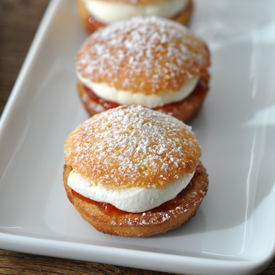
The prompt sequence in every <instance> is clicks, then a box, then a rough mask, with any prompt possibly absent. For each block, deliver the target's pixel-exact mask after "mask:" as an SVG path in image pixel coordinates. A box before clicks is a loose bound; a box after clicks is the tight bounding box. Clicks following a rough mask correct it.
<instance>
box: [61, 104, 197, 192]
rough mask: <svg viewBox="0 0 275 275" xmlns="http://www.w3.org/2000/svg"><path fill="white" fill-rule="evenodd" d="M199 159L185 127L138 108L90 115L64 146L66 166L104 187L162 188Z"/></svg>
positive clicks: (191, 170) (191, 137) (193, 140)
mask: <svg viewBox="0 0 275 275" xmlns="http://www.w3.org/2000/svg"><path fill="white" fill-rule="evenodd" d="M200 155H201V151H200V146H199V143H198V141H197V140H196V138H195V136H194V135H193V133H192V132H191V128H190V127H189V126H187V125H185V124H184V123H182V122H180V121H179V120H177V119H175V118H173V117H171V116H168V115H165V114H162V113H160V112H157V111H152V110H150V109H146V108H143V107H141V106H129V107H126V106H122V107H118V108H116V109H111V110H109V111H107V112H104V113H101V114H98V115H95V116H93V117H92V118H90V119H89V120H87V121H86V122H84V123H83V124H82V125H80V126H79V127H78V128H77V129H76V130H75V131H74V132H73V133H71V134H70V135H69V137H68V138H67V140H66V142H65V161H66V163H67V164H68V165H71V166H72V167H73V168H74V169H76V170H77V171H79V172H80V173H82V174H84V175H86V176H88V177H90V178H91V179H93V180H94V181H97V182H99V183H101V184H102V185H106V186H112V185H114V186H143V187H150V188H155V187H163V186H165V182H167V181H170V180H175V179H177V178H178V177H179V176H180V175H182V174H183V173H185V172H186V173H190V172H193V171H194V170H195V167H196V165H197V160H198V158H199V157H200Z"/></svg>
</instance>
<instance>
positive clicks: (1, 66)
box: [0, 0, 275, 275]
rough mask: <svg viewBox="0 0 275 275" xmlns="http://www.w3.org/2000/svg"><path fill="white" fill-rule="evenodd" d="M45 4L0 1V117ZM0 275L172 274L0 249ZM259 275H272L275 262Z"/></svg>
mask: <svg viewBox="0 0 275 275" xmlns="http://www.w3.org/2000/svg"><path fill="white" fill-rule="evenodd" d="M68 1H73V0H68ZM48 2H49V0H0V115H1V113H2V111H3V108H4V106H5V104H6V102H7V99H8V97H9V94H10V92H11V90H12V87H13V85H14V82H15V80H16V78H17V75H18V73H19V70H20V68H21V66H22V64H23V61H24V58H25V56H26V53H27V51H28V49H29V47H30V44H31V42H32V39H33V37H34V34H35V32H36V30H37V27H38V24H39V22H40V20H41V17H42V15H43V13H44V11H45V8H46V6H47V4H48ZM0 247H1V243H0ZM167 264H169V263H167ZM0 274H10V275H11V274H30V275H32V274H41V275H44V274H45V275H48V274H59V275H60V274H66V275H71V274H79V275H82V274H83V275H88V274H90V275H104V274H114V275H117V274H120V275H121V274H128V275H138V274H141V275H142V274H143V275H156V274H159V275H161V274H162V275H165V274H166V275H167V274H171V273H162V272H154V271H148V270H140V269H134V268H127V267H119V266H114V265H107V264H98V263H92V262H84V261H74V260H66V259H59V258H52V257H44V256H38V255H31V254H26V253H18V252H13V251H7V250H3V249H0ZM260 274H275V260H274V261H273V262H272V263H271V265H270V266H269V267H268V268H267V269H266V270H265V271H263V272H262V273H260Z"/></svg>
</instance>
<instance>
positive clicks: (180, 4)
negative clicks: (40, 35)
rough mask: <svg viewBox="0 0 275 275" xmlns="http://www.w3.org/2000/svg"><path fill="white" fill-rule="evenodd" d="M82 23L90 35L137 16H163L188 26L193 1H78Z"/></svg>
mask: <svg viewBox="0 0 275 275" xmlns="http://www.w3.org/2000/svg"><path fill="white" fill-rule="evenodd" d="M77 8H78V11H79V15H80V19H81V22H82V24H83V26H84V28H85V29H86V31H87V32H88V33H93V32H94V31H96V30H97V29H99V28H101V27H105V26H106V25H108V24H110V23H113V22H116V21H121V20H126V19H130V18H131V17H136V16H152V15H155V16H161V17H165V18H170V19H173V20H175V21H177V22H179V23H181V24H184V25H187V24H188V22H189V20H190V18H191V15H192V12H193V1H192V0H77Z"/></svg>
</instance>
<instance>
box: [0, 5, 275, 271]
mask: <svg viewBox="0 0 275 275" xmlns="http://www.w3.org/2000/svg"><path fill="white" fill-rule="evenodd" d="M195 4H196V9H195V13H194V17H193V19H192V22H191V25H190V26H191V29H192V31H193V32H194V33H195V34H196V35H197V36H200V37H202V38H203V39H204V40H205V41H206V42H207V44H208V45H209V48H210V51H211V55H212V58H211V59H212V66H211V83H210V84H211V88H210V92H209V95H208V97H207V100H206V102H205V105H204V108H203V109H202V111H201V113H200V114H199V116H198V117H197V118H196V119H195V120H193V121H192V122H191V125H192V127H193V130H194V132H195V134H196V136H197V138H198V139H199V141H200V143H201V146H202V152H203V158H202V161H203V163H204V165H205V166H206V168H207V170H208V173H209V179H210V186H209V192H208V195H207V196H206V198H205V200H204V201H203V203H202V205H201V207H200V208H199V210H198V212H197V215H196V217H194V218H193V219H192V220H191V221H190V222H189V223H188V224H186V225H185V226H183V227H181V228H178V229H176V230H172V231H170V232H168V233H166V234H163V235H159V236H155V237H150V238H144V239H142V238H141V239H140V238H139V239H135V238H133V239H131V238H130V239H129V238H122V237H112V236H108V235H104V234H102V233H99V232H97V231H96V230H94V228H93V227H91V226H90V225H89V224H88V223H86V222H85V221H84V220H82V218H81V217H80V215H79V214H78V213H77V212H76V211H75V209H74V208H73V206H72V205H71V204H70V203H69V201H68V199H67V197H66V194H65V191H64V189H63V184H62V171H63V164H64V161H63V144H64V140H65V139H66V137H67V135H68V134H69V133H70V132H71V131H72V130H73V129H74V128H75V127H76V126H77V125H79V124H80V123H81V122H83V121H84V120H85V119H86V118H88V116H87V114H86V113H85V111H84V108H83V107H82V105H81V103H80V100H79V98H78V95H77V92H76V77H75V66H74V58H75V55H76V52H77V50H78V49H79V47H80V45H81V44H82V43H83V41H84V39H85V38H86V37H87V35H86V34H85V32H84V31H83V30H82V27H81V25H80V23H79V19H78V15H77V12H76V8H75V3H74V1H68V0H55V1H52V2H51V3H50V5H49V7H48V9H47V11H46V13H45V16H44V18H43V20H42V23H41V25H40V27H39V29H38V32H37V35H36V37H35V39H34V42H33V44H32V46H31V49H30V51H29V53H28V56H27V58H26V61H25V63H24V66H23V68H22V70H21V72H20V75H19V77H18V80H17V82H16V85H15V87H14V89H13V91H12V94H11V96H10V98H9V101H8V103H7V105H6V108H5V111H4V113H3V116H2V118H1V124H0V150H1V153H0V247H1V248H4V249H10V250H16V251H22V252H29V253H37V254H42V255H49V256H56V257H64V258H71V259H79V260H85V261H95V262H102V263H109V264H116V265H125V266H130V267H137V268H143V269H152V270H159V271H166V272H175V273H187V274H206V273H208V274H222V273H227V274H257V273H258V272H259V271H261V270H262V269H264V268H265V267H266V266H267V265H268V264H269V263H270V261H271V260H272V258H273V257H274V251H275V234H274V232H275V215H274V208H275V188H274V182H275V169H274V162H275V142H274V137H275V93H274V87H275V77H274V75H275V36H274V33H275V17H274V10H275V1H272V0H270V1H265V0H263V1H250V0H246V1H232V0H220V1H216V0H200V1H196V2H195Z"/></svg>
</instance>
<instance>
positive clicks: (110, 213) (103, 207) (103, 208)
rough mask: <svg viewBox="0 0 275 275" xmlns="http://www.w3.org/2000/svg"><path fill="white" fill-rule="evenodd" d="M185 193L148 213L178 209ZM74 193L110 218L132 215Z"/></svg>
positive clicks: (182, 192) (74, 192)
mask: <svg viewBox="0 0 275 275" xmlns="http://www.w3.org/2000/svg"><path fill="white" fill-rule="evenodd" d="M184 191H185V189H183V190H182V191H181V192H180V193H179V194H178V196H177V197H176V198H175V199H172V200H170V201H167V202H165V203H163V204H161V205H160V206H158V207H155V208H153V209H151V210H148V211H151V212H165V211H167V210H170V209H174V208H175V207H177V204H179V201H178V200H177V198H180V197H181V198H183V197H185V192H184ZM72 193H73V195H74V196H76V197H78V198H79V199H81V200H83V201H86V202H88V203H92V204H95V205H96V206H97V207H98V208H99V209H100V210H101V211H102V212H104V213H105V214H106V215H108V216H117V215H126V214H128V213H130V212H126V211H123V210H120V209H118V208H116V207H115V206H113V205H112V204H110V203H106V202H98V201H94V200H91V199H89V198H86V197H84V196H82V195H81V194H79V193H77V192H76V191H74V190H73V189H72ZM148 211H144V212H148Z"/></svg>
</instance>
